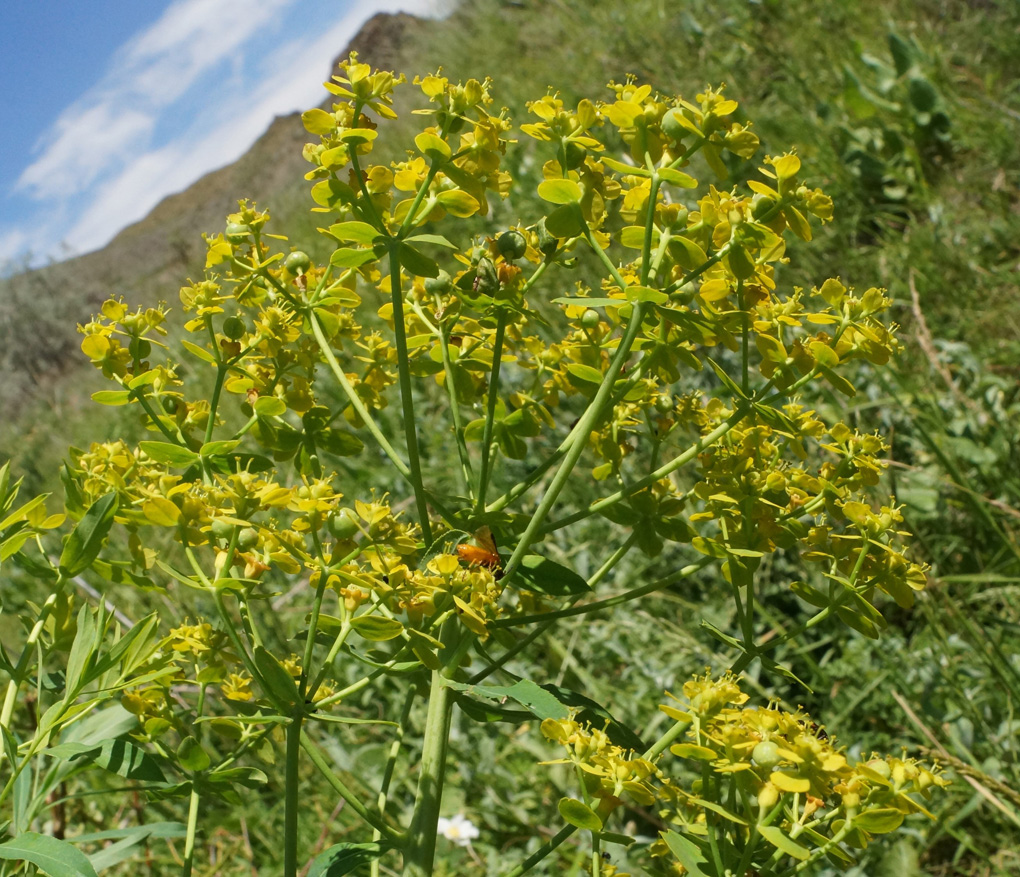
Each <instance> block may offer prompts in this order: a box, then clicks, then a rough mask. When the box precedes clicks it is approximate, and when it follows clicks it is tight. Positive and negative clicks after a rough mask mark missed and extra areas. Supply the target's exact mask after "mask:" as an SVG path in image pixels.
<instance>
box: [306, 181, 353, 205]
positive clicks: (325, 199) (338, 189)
mask: <svg viewBox="0 0 1020 877" xmlns="http://www.w3.org/2000/svg"><path fill="white" fill-rule="evenodd" d="M311 194H312V200H313V201H314V202H315V203H316V204H319V205H321V206H322V207H330V208H332V207H335V206H336V205H337V204H351V203H352V202H354V201H355V200H356V196H355V194H354V190H353V189H352V188H351V187H350V186H348V185H347V183H341V182H340V180H333V179H330V180H319V182H317V183H316V184H315V185H314V186H312V193H311Z"/></svg>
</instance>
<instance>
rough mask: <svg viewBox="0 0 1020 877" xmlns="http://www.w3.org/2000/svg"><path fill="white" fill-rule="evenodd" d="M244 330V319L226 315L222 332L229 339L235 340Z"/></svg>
mask: <svg viewBox="0 0 1020 877" xmlns="http://www.w3.org/2000/svg"><path fill="white" fill-rule="evenodd" d="M244 332H245V328H244V320H242V319H241V318H240V317H236V316H235V317H227V318H226V319H225V320H224V321H223V334H224V335H226V336H227V337H228V338H229V339H230V340H231V341H237V339H238V338H240V337H241V336H242V335H244Z"/></svg>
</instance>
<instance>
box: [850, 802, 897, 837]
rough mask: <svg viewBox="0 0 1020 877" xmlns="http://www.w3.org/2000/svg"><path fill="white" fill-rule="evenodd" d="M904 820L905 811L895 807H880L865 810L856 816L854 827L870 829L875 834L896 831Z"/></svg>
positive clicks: (864, 829) (863, 829)
mask: <svg viewBox="0 0 1020 877" xmlns="http://www.w3.org/2000/svg"><path fill="white" fill-rule="evenodd" d="M902 822H903V813H902V811H900V810H897V809H896V808H895V807H879V808H877V809H875V810H865V811H864V812H863V813H858V814H857V815H856V816H855V817H854V822H853V825H854V828H859V829H861V830H862V831H870V832H871V833H873V834H888V833H889V832H890V831H895V830H896V829H897V828H899V827H900V824H901V823H902Z"/></svg>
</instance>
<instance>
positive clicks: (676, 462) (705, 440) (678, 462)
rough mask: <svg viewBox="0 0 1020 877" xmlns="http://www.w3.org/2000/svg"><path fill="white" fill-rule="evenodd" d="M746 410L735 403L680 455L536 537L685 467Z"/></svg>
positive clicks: (554, 523)
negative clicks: (730, 409) (730, 410)
mask: <svg viewBox="0 0 1020 877" xmlns="http://www.w3.org/2000/svg"><path fill="white" fill-rule="evenodd" d="M749 410H750V408H749V407H747V406H738V407H737V410H736V411H734V412H733V414H731V415H730V416H729V417H728V418H727V419H726V420H724V421H723V422H722V423H720V424H719V425H718V426H717V427H716V428H715V429H713V430H712V431H711V432H709V433H707V434H705V435H704V436H702V437H701V438H700V439H698V441H697V442H695V443H694V444H693V445H691V446H690V447H689V448H688V449H687V450H686V451H684V452H683V453H682V454H679V455H677V456H676V457H674V458H673V459H672V460H670V461H669V462H668V463H664V464H663V465H662V466H660V467H659V468H658V469H655V470H654V471H652V472H649V473H648V474H647V475H645V476H644V477H643V478H639V479H638V480H637V481H635V482H634V483H633V484H629V485H627V487H625V488H623V489H622V490H618V491H616V492H615V493H611V494H609V495H608V496H604V497H602V499H600V500H597V501H596V502H593V503H591V504H590V505H589V506H588V507H587V508H585V509H581V510H580V511H578V512H574V514H572V515H567V516H566V517H564V518H559V519H558V520H555V521H553V522H551V523H549V524H546V525H545V526H544V527H542V528H541V529H540V530H539V531H538V534H539V536H544V535H546V534H547V533H552V532H553V531H554V530H560V529H562V528H563V527H569V526H570V525H571V524H575V523H577V522H578V521H583V520H584V519H585V518H590V517H591V516H592V515H595V514H598V513H599V512H601V511H603V510H604V509H607V508H609V507H610V506H614V505H616V504H617V503H618V502H622V501H623V500H625V499H627V498H628V497H630V496H633V495H634V494H635V493H638V492H639V491H642V490H644V489H645V488H646V487H649V486H650V485H652V484H654V483H655V482H656V481H659V480H660V479H662V478H665V477H666V476H667V475H670V474H671V473H673V472H675V471H676V470H677V469H680V468H681V467H683V466H686V465H687V464H688V463H689V462H691V460H694V459H695V458H697V456H698V455H699V454H700V453H702V451H704V450H705V449H706V448H709V447H711V446H712V445H714V444H715V443H716V442H717V441H718V440H719V439H720V438H722V437H723V436H724V435H726V434H727V433H728V432H729V431H730V430H731V429H733V428H734V427H736V426H737V425H738V424H739V423H740V422H741V421H742V420H743V419H744V418H745V417H746V416H747V414H748V411H749Z"/></svg>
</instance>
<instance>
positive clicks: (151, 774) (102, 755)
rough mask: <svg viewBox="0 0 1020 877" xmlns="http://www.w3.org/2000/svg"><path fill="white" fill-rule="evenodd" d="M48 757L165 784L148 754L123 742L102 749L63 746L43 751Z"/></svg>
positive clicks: (115, 741)
mask: <svg viewBox="0 0 1020 877" xmlns="http://www.w3.org/2000/svg"><path fill="white" fill-rule="evenodd" d="M46 754H47V755H49V756H52V757H56V758H59V757H66V758H67V760H68V761H77V762H82V763H85V764H94V765H96V766H97V767H101V768H103V770H108V771H110V773H115V774H117V775H118V776H122V777H126V778H127V779H130V780H142V781H143V782H149V783H165V782H166V777H165V776H164V775H163V771H162V770H161V769H160V767H159V762H158V761H156V759H155V758H154V757H153V756H151V755H150V754H149V753H148V752H146V751H145V750H144V749H142V748H141V747H139V746H136V745H135V744H134V743H130V742H128V741H127V740H107V741H106V742H105V743H103V745H102V746H100V747H98V748H96V747H92V748H90V747H89V746H87V745H86V744H83V743H64V744H61V745H60V746H54V747H53V748H52V749H48V750H46Z"/></svg>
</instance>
